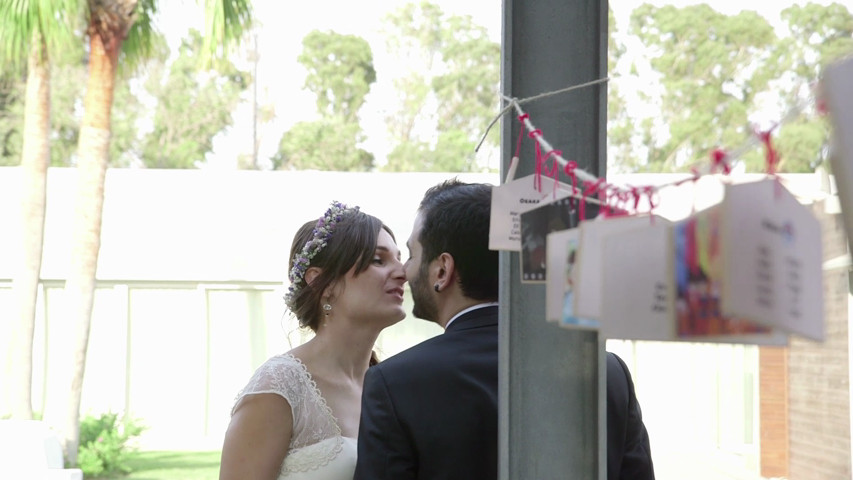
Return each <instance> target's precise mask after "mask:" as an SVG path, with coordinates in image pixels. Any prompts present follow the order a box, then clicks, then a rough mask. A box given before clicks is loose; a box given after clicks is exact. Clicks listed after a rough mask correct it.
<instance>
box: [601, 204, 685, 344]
mask: <svg viewBox="0 0 853 480" xmlns="http://www.w3.org/2000/svg"><path fill="white" fill-rule="evenodd" d="M671 231H672V223H671V222H669V221H668V220H666V219H664V218H661V217H655V218H654V220H653V221H651V222H648V223H647V225H645V226H641V227H638V228H636V229H633V230H630V231H626V232H622V233H619V234H615V235H609V236H607V237H605V238H604V242H603V246H602V265H601V266H602V277H603V278H602V285H603V287H602V292H603V298H602V303H601V319H600V322H601V333H602V335H603V336H604V337H605V338H614V339H623V340H659V341H671V340H675V338H676V335H675V322H674V315H673V308H672V306H673V302H672V299H671V298H669V292H670V288H669V282H670V277H669V268H668V267H669V256H670V255H671V253H670V252H671V250H670V249H671V245H670V235H671V234H672V233H671Z"/></svg>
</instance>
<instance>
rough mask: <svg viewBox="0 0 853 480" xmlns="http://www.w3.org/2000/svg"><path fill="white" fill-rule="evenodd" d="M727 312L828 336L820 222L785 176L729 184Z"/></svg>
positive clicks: (724, 298) (723, 209)
mask: <svg viewBox="0 0 853 480" xmlns="http://www.w3.org/2000/svg"><path fill="white" fill-rule="evenodd" d="M721 212H722V218H723V219H724V222H725V226H726V228H725V229H724V231H723V239H722V240H723V241H722V247H723V248H722V254H723V255H724V257H725V261H724V264H725V265H726V268H725V269H724V270H723V271H722V272H721V273H722V277H721V280H722V283H721V286H722V287H723V295H722V309H723V311H724V312H726V313H728V314H731V315H735V316H737V317H739V318H746V319H749V320H751V321H753V322H757V323H760V324H762V325H767V326H770V327H773V328H777V329H782V330H785V331H787V332H788V333H796V334H799V335H802V336H804V337H807V338H810V339H812V340H818V341H822V340H823V339H824V325H823V314H824V312H823V304H824V302H823V253H822V251H823V249H822V241H821V229H820V223H819V222H818V220H817V218H815V216H814V215H813V214H812V212H811V211H810V209H809V207H806V206H805V205H803V204H801V203H800V202H799V201H798V200H797V199H796V197H794V196H793V195H792V194H791V193H790V192H789V191H788V190H787V189H786V188H785V187H784V186H783V185H782V184H781V183H779V181H777V180H774V179H766V180H761V181H758V182H749V183H740V184H735V185H728V186H726V195H725V198H724V199H723V203H722V207H721Z"/></svg>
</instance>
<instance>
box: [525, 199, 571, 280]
mask: <svg viewBox="0 0 853 480" xmlns="http://www.w3.org/2000/svg"><path fill="white" fill-rule="evenodd" d="M574 203H575V200H572V199H570V198H562V199H559V200H555V201H553V202H550V203H546V204H544V205H540V206H538V207H536V208H534V209H533V210H530V211H527V212H524V213H522V214H521V215H520V217H521V221H520V223H521V254H520V255H519V256H518V258H519V262H521V268H520V271H521V282H522V283H545V281H546V279H547V278H548V261H547V260H548V252H547V250H548V242H547V239H548V235H549V234H551V233H552V232H558V231H561V230H566V229H568V228H573V227H576V226H577V222H578V220H577V212H576V210H575V208H574Z"/></svg>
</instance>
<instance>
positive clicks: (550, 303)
mask: <svg viewBox="0 0 853 480" xmlns="http://www.w3.org/2000/svg"><path fill="white" fill-rule="evenodd" d="M578 233H579V232H578V229H577V228H571V229H568V230H561V231H559V232H553V233H551V234H549V235H548V239H547V244H548V252H547V257H548V261H547V263H548V271H549V272H551V275H549V276H548V281H547V282H546V285H545V318H546V319H547V320H548V321H549V322H559V321H560V319H561V318H562V317H563V305H564V300H565V299H566V297H565V294H566V292H567V290H568V293H569V301H571V289H572V281H573V280H572V269H573V267H574V259H575V255H576V254H577V248H578Z"/></svg>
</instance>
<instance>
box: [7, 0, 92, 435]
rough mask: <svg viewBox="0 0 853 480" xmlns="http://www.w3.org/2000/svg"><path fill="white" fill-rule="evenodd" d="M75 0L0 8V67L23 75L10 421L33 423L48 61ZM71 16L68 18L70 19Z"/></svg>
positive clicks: (67, 32) (64, 34) (66, 31)
mask: <svg viewBox="0 0 853 480" xmlns="http://www.w3.org/2000/svg"><path fill="white" fill-rule="evenodd" d="M79 4H80V2H78V1H76V0H58V1H52V0H29V1H19V2H2V3H0V46H2V50H0V62H2V64H3V65H4V67H5V68H11V69H12V71H15V72H23V71H26V75H27V85H26V96H25V100H24V102H25V103H24V105H25V107H24V129H23V138H24V142H23V148H22V154H21V165H20V166H21V168H20V173H21V182H20V185H21V206H20V221H21V228H20V231H21V232H22V236H21V239H20V240H21V245H20V248H21V255H20V257H19V264H18V265H17V268H16V269H15V273H14V275H15V277H14V280H13V284H12V290H13V292H12V293H13V295H12V297H13V301H14V302H15V310H14V313H15V319H14V321H15V328H14V332H15V333H14V338H13V339H12V342H11V349H12V362H13V363H12V364H13V365H14V366H15V368H14V370H13V373H12V381H11V383H10V385H9V387H10V390H11V391H12V392H14V396H13V398H12V412H11V413H12V417H13V418H22V419H31V418H32V416H33V408H32V371H33V369H32V366H33V332H34V326H35V313H36V301H37V297H38V285H39V279H40V274H41V258H42V244H43V241H42V240H43V238H44V213H45V204H46V201H47V189H46V186H47V167H48V163H49V159H50V144H49V140H50V58H51V57H56V56H58V55H59V54H60V51H61V50H60V48H62V46H63V45H68V44H70V43H71V42H72V41H74V34H73V29H72V28H71V23H70V22H69V17H70V18H72V19H73V18H77V17H78V15H76V14H75V13H74V12H76V8H77V5H79ZM69 13H70V14H71V15H68V14H69Z"/></svg>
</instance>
